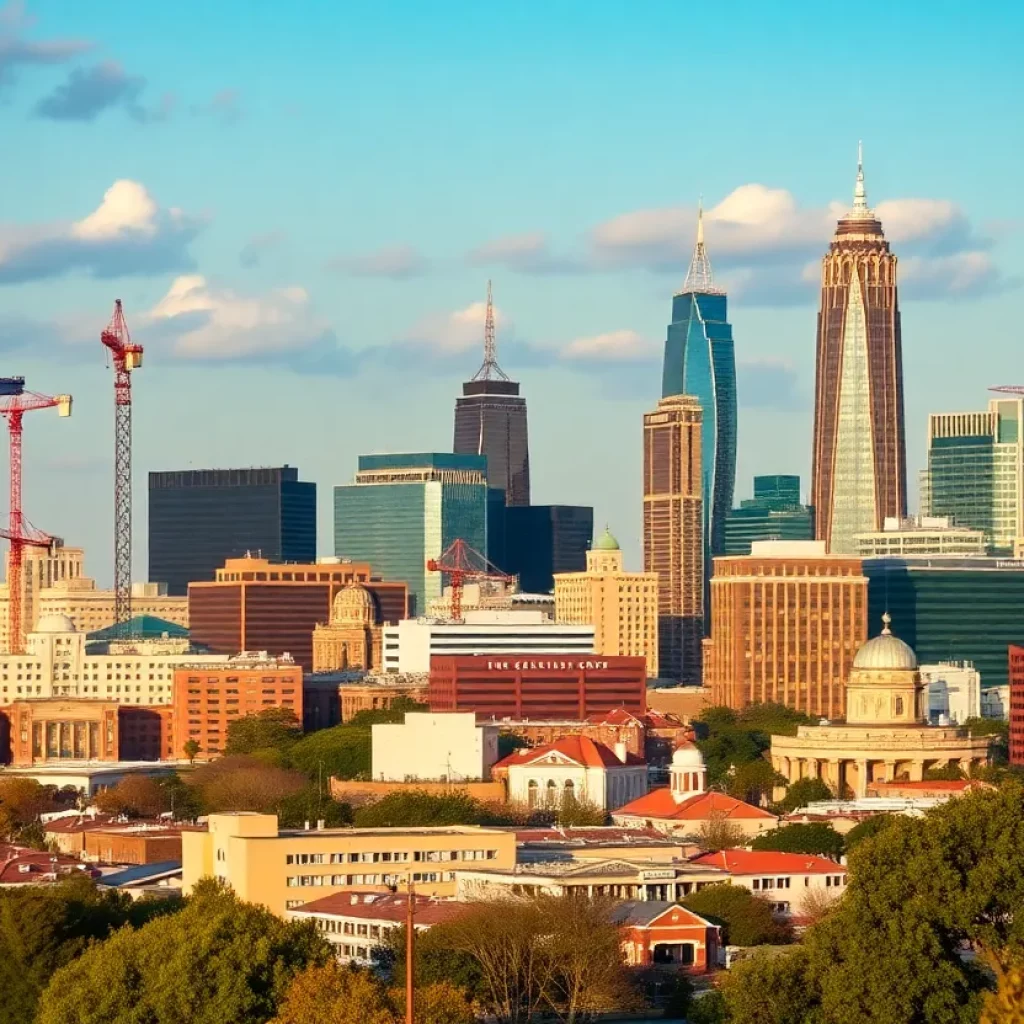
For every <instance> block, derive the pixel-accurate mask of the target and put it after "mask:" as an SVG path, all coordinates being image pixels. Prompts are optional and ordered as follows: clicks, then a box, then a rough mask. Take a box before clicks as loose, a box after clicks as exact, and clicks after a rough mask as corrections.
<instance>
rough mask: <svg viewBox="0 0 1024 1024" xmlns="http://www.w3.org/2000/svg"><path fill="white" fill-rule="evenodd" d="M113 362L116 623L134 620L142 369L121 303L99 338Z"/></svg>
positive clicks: (137, 349)
mask: <svg viewBox="0 0 1024 1024" xmlns="http://www.w3.org/2000/svg"><path fill="white" fill-rule="evenodd" d="M100 341H102V342H103V344H104V345H105V346H106V347H107V351H108V352H109V353H110V356H111V358H112V359H113V360H114V621H115V622H118V623H121V622H123V623H128V622H130V621H131V617H132V378H131V373H132V370H137V369H138V368H139V367H140V366H142V346H141V345H133V344H132V339H131V336H130V335H129V334H128V325H127V324H126V323H125V322H124V311H123V310H122V309H121V300H120V299H117V300H115V302H114V315H113V316H112V317H111V318H110V323H109V324H107V329H106V330H105V331H104V332H103V333H102V334H101V335H100Z"/></svg>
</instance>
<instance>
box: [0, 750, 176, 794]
mask: <svg viewBox="0 0 1024 1024" xmlns="http://www.w3.org/2000/svg"><path fill="white" fill-rule="evenodd" d="M181 767H183V764H182V762H180V761H79V760H77V759H74V758H72V759H68V760H56V761H44V762H42V763H37V764H33V765H25V766H24V767H17V766H15V765H11V766H9V767H7V768H5V769H4V770H3V776H4V778H5V779H35V781H36V782H38V783H39V784H40V785H42V786H53V787H54V788H56V789H76V790H78V792H79V794H80V795H81V796H82V797H84V798H85V799H89V798H90V797H93V796H95V795H96V794H97V793H99V792H100V790H103V789H109V788H110V787H111V786H116V785H117V784H118V783H119V782H123V781H124V780H125V779H129V778H135V777H137V776H140V775H141V776H145V777H149V778H166V777H167V776H169V775H173V774H174V773H175V772H177V771H178V770H179V769H180V768H181Z"/></svg>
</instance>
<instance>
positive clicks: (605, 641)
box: [555, 527, 658, 679]
mask: <svg viewBox="0 0 1024 1024" xmlns="http://www.w3.org/2000/svg"><path fill="white" fill-rule="evenodd" d="M555 621H557V622H566V623H575V624H580V623H582V624H590V625H593V627H594V653H595V654H625V655H639V656H641V657H645V658H646V659H647V676H648V678H649V679H656V678H657V676H658V574H657V573H653V572H626V571H625V570H624V569H623V567H622V551H621V550H620V549H619V542H618V541H617V540H616V539H615V538H614V537H613V536H612V535H611V533H610V532H609V530H608V528H607V527H606V528H605V531H604V533H603V534H602V536H600V537H598V539H597V541H596V542H595V544H594V547H593V549H592V550H590V551H588V552H587V568H586V571H585V572H565V573H558V574H557V575H556V576H555Z"/></svg>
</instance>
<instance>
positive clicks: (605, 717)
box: [587, 708, 644, 725]
mask: <svg viewBox="0 0 1024 1024" xmlns="http://www.w3.org/2000/svg"><path fill="white" fill-rule="evenodd" d="M587 721H588V722H590V724H591V725H643V724H644V720H643V718H641V717H640V716H639V715H634V714H633V712H632V711H627V710H626V709H625V708H613V709H612V710H611V711H605V712H597V713H595V714H593V715H588V716H587Z"/></svg>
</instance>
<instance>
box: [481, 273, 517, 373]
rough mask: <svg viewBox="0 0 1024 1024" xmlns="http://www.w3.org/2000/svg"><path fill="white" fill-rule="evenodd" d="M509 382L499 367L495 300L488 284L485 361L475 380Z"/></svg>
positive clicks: (485, 320)
mask: <svg viewBox="0 0 1024 1024" xmlns="http://www.w3.org/2000/svg"><path fill="white" fill-rule="evenodd" d="M495 379H497V380H508V379H509V376H508V374H507V373H505V371H504V370H503V369H502V368H501V367H500V366H499V365H498V344H497V341H496V340H495V336H494V298H493V296H492V295H491V282H490V281H488V282H487V313H486V314H485V316H484V361H483V364H482V365H481V367H480V369H479V370H477V371H476V373H475V374H474V375H473V380H495Z"/></svg>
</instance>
